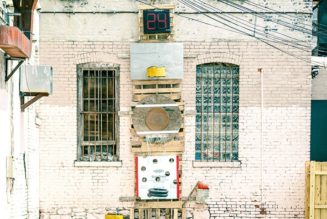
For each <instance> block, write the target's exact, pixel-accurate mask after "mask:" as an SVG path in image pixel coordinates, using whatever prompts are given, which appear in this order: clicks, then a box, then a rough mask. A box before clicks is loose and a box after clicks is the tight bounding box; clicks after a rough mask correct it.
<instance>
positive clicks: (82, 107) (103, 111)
mask: <svg viewBox="0 0 327 219" xmlns="http://www.w3.org/2000/svg"><path fill="white" fill-rule="evenodd" d="M118 76H119V73H118V68H115V67H112V66H107V65H101V66H99V65H98V66H97V65H95V66H93V65H83V66H79V70H78V84H79V93H78V103H79V107H78V111H79V112H78V113H79V114H78V116H79V119H78V121H79V124H78V127H79V150H78V152H79V153H78V155H79V160H81V161H116V160H118V156H117V154H118V153H117V152H118V151H117V140H118V137H117V136H118V135H117V134H118V133H117V130H118V117H117V112H118V83H119V77H118Z"/></svg>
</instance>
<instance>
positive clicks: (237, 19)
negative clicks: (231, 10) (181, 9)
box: [193, 0, 307, 47]
mask: <svg viewBox="0 0 327 219" xmlns="http://www.w3.org/2000/svg"><path fill="white" fill-rule="evenodd" d="M196 1H197V2H200V3H201V4H203V5H206V6H208V7H209V8H210V9H212V10H218V9H217V8H215V7H214V6H212V5H209V4H207V3H205V2H203V1H201V0H193V2H196ZM200 3H198V4H200ZM210 9H206V10H210ZM225 17H228V18H230V19H232V20H234V21H235V22H238V23H241V24H243V25H245V26H247V27H250V28H251V29H252V30H253V28H254V29H255V30H254V31H255V32H260V35H261V36H264V37H267V35H268V34H267V33H266V32H264V31H258V30H257V29H256V28H257V27H261V28H265V27H263V26H260V25H257V24H256V22H255V24H253V26H252V23H251V22H249V21H247V20H244V19H241V18H236V17H235V16H233V15H225ZM240 21H242V22H240ZM249 24H250V25H251V26H250V25H249ZM254 34H255V33H254ZM275 34H277V35H281V36H284V37H286V38H289V39H291V40H293V41H300V40H299V39H297V38H294V37H290V36H288V35H286V34H283V33H279V32H276V33H275ZM269 35H270V36H272V37H273V38H275V39H277V40H280V41H285V38H283V37H278V36H275V35H274V34H272V33H270V34H269ZM267 38H268V37H267ZM293 44H295V45H297V46H301V47H307V46H305V45H303V44H300V43H293Z"/></svg>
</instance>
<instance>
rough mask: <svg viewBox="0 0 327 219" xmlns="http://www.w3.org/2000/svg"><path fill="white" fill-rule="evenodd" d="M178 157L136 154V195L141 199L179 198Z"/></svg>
mask: <svg viewBox="0 0 327 219" xmlns="http://www.w3.org/2000/svg"><path fill="white" fill-rule="evenodd" d="M178 166H179V157H178V156H176V155H164V156H162V155H160V156H137V157H136V158H135V167H136V196H137V197H139V198H140V199H141V200H158V199H160V200H171V199H179V198H180V193H179V174H178V171H179V167H178Z"/></svg>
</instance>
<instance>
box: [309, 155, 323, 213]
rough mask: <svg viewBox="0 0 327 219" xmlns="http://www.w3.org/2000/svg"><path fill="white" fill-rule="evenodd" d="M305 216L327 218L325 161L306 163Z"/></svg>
mask: <svg viewBox="0 0 327 219" xmlns="http://www.w3.org/2000/svg"><path fill="white" fill-rule="evenodd" d="M305 176H306V179H305V183H306V187H305V188H306V189H305V190H306V192H305V201H306V203H305V218H306V219H309V218H310V219H326V218H327V162H315V161H311V162H307V163H306V175H305Z"/></svg>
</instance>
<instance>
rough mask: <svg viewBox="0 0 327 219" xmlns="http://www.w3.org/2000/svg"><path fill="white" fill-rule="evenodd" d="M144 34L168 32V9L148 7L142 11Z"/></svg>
mask: <svg viewBox="0 0 327 219" xmlns="http://www.w3.org/2000/svg"><path fill="white" fill-rule="evenodd" d="M143 32H144V34H160V33H170V32H171V30H170V12H169V9H149V10H144V11H143Z"/></svg>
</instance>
